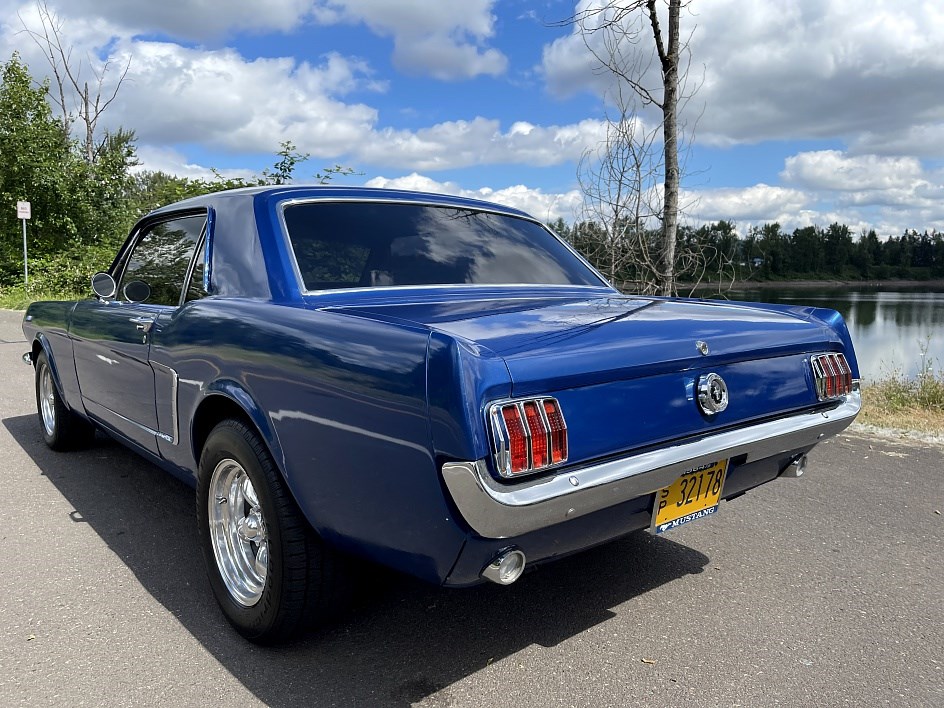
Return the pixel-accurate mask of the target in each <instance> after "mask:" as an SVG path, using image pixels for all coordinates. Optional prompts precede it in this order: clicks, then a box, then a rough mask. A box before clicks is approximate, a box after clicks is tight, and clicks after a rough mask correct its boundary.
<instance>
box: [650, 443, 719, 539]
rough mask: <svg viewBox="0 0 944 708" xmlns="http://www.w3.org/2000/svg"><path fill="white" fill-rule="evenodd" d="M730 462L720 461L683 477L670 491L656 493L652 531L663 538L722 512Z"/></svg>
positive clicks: (686, 473)
mask: <svg viewBox="0 0 944 708" xmlns="http://www.w3.org/2000/svg"><path fill="white" fill-rule="evenodd" d="M727 470H728V461H727V460H719V461H718V462H712V463H710V464H707V465H701V466H700V467H696V468H695V469H693V470H689V471H688V472H684V473H682V476H681V477H679V478H678V479H677V480H675V481H674V482H673V483H672V484H670V485H669V486H668V487H664V488H663V489H660V490H659V491H657V492H656V498H655V503H654V504H653V509H652V528H651V530H652V531H653V532H654V533H657V534H660V533H665V532H666V531H669V530H670V529H675V528H678V527H679V526H682V525H684V524H687V523H689V522H690V521H696V520H698V519H702V518H704V517H706V516H711V515H712V514H714V513H715V512H716V511H717V510H718V502H719V501H720V499H721V490H722V488H723V487H724V475H725V473H726V472H727Z"/></svg>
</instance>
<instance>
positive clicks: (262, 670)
mask: <svg viewBox="0 0 944 708" xmlns="http://www.w3.org/2000/svg"><path fill="white" fill-rule="evenodd" d="M21 317H22V315H21V313H16V312H10V311H2V310H0V474H2V479H3V488H4V495H3V502H2V504H0V568H2V569H3V571H4V572H3V574H2V576H0V577H2V586H0V587H2V592H0V627H2V632H0V704H2V705H3V706H20V705H27V706H60V705H62V706H65V705H68V706H106V705H107V706H125V705H127V706H138V705H141V706H158V705H160V706H165V705H173V706H206V705H218V706H239V707H240V708H248V706H253V705H272V706H365V707H366V706H411V705H415V706H455V707H459V706H463V707H464V706H476V707H478V706H516V707H518V706H521V707H525V706H541V707H544V706H595V707H596V706H599V707H600V708H605V707H607V706H634V705H653V706H656V705H658V706H681V705H698V706H737V705H741V706H768V705H769V706H777V705H783V706H843V705H853V706H873V705H874V706H880V705H896V706H898V705H907V706H942V705H944V550H942V549H944V544H942V541H944V515H942V512H944V449H942V448H940V447H933V446H929V445H922V444H916V443H909V444H900V443H896V442H889V441H884V440H879V439H877V438H875V439H872V438H869V437H865V436H863V435H858V434H848V435H842V436H840V437H839V438H836V439H834V440H832V441H829V442H828V443H824V444H822V445H820V447H819V448H817V450H815V451H814V453H813V454H812V455H811V460H810V461H811V465H810V469H809V471H808V473H807V474H806V475H804V476H803V477H801V478H800V479H796V480H778V481H775V482H773V483H771V484H768V485H765V486H764V487H762V488H760V489H757V490H754V491H753V492H749V493H748V494H747V495H745V496H743V497H741V498H739V499H736V500H734V501H731V502H726V503H722V505H721V507H720V509H719V512H718V513H717V514H716V515H714V516H712V517H710V518H706V519H704V520H700V521H698V522H695V523H692V524H689V525H688V526H686V527H684V528H681V529H678V530H676V531H673V532H670V533H669V534H667V535H666V536H664V537H658V538H655V537H652V536H650V535H649V534H646V533H637V534H633V535H631V536H629V537H627V538H625V539H622V540H619V541H616V542H614V543H610V544H608V545H605V546H602V547H600V548H596V549H593V550H590V551H588V552H585V553H583V554H579V555H576V556H573V557H571V558H568V559H565V560H562V561H559V562H557V563H554V564H549V565H545V566H542V567H539V568H537V569H535V570H534V572H532V573H529V574H526V575H525V576H524V577H523V578H522V579H521V580H520V581H518V582H517V583H515V584H514V585H512V586H510V587H507V588H505V587H498V586H492V585H489V586H482V587H477V588H473V589H466V590H443V589H439V588H435V587H429V586H426V585H423V584H421V583H419V582H416V581H413V580H411V579H409V578H404V577H401V576H398V575H395V574H392V573H386V572H380V571H375V572H370V573H366V574H365V575H364V578H363V581H362V583H361V584H362V587H361V588H360V591H359V592H358V595H357V598H356V599H355V601H354V603H353V607H352V609H351V610H350V611H349V612H348V613H346V614H344V615H343V616H340V617H338V618H337V621H336V622H335V623H334V624H333V625H332V626H331V627H329V628H327V629H324V630H322V631H320V632H318V633H315V634H312V635H310V636H308V637H306V638H305V639H303V640H302V641H299V642H297V643H295V644H292V645H289V646H284V647H279V648H260V647H256V646H253V645H251V644H249V643H247V642H245V641H244V640H242V639H241V638H240V637H239V636H238V635H237V634H235V633H234V632H233V631H232V630H231V629H230V628H229V626H228V625H227V624H226V622H225V621H224V620H223V618H222V615H221V614H220V613H219V612H218V610H217V608H216V605H215V603H214V601H213V598H212V596H211V594H210V588H209V586H208V584H207V582H206V579H205V573H204V568H203V561H202V558H201V556H200V552H199V549H198V546H197V538H196V528H195V516H194V504H193V492H192V491H191V490H190V488H188V487H186V486H185V485H183V484H181V483H179V482H177V481H176V480H174V479H172V478H171V477H170V476H168V475H166V474H165V473H163V472H162V471H160V470H159V469H157V468H156V467H154V466H152V465H150V464H148V463H146V462H144V461H143V460H140V459H139V458H137V457H136V456H135V455H134V454H132V453H131V452H128V451H126V450H125V449H124V448H122V447H121V446H120V445H118V444H116V443H114V442H111V441H109V440H108V439H106V438H105V437H99V438H98V439H97V441H96V443H95V444H94V445H93V446H92V447H91V448H90V449H87V450H83V451H81V452H76V453H66V454H63V453H54V452H51V451H49V450H48V449H46V447H45V446H44V444H43V441H42V437H41V435H40V432H39V427H38V425H39V424H38V421H37V418H36V412H35V410H36V405H35V399H34V391H33V373H32V369H31V368H30V367H27V366H26V365H24V364H23V362H22V361H21V359H20V357H21V355H22V354H23V352H24V351H26V348H27V347H26V344H25V342H24V341H23V336H22V333H21V331H20V329H19V322H20V318H21Z"/></svg>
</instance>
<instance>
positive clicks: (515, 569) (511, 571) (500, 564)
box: [482, 548, 527, 585]
mask: <svg viewBox="0 0 944 708" xmlns="http://www.w3.org/2000/svg"><path fill="white" fill-rule="evenodd" d="M526 563H527V558H525V555H524V552H523V551H521V550H520V549H518V548H506V549H505V550H504V551H502V552H501V553H499V554H498V556H497V557H496V558H495V560H493V561H492V562H491V563H489V564H488V565H487V566H485V568H483V569H482V577H483V578H485V579H486V580H491V581H492V582H493V583H498V584H499V585H511V584H512V583H513V582H515V581H516V580H517V579H518V578H520V577H521V574H522V573H524V566H525V564H526Z"/></svg>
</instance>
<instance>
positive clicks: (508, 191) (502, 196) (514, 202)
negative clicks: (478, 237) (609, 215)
mask: <svg viewBox="0 0 944 708" xmlns="http://www.w3.org/2000/svg"><path fill="white" fill-rule="evenodd" d="M366 186H368V187H382V188H387V189H409V190H413V191H419V192H434V193H442V194H452V195H455V196H459V197H466V198H469V199H484V200H486V201H490V202H496V203H497V204H504V205H505V206H510V207H514V208H516V209H521V210H522V211H524V212H527V213H528V214H531V215H532V216H534V217H537V218H538V219H541V220H542V221H544V222H551V221H556V220H557V219H558V218H562V219H564V221H566V222H572V221H574V218H575V217H574V215H575V214H576V213H577V212H578V210H579V208H580V205H581V203H582V201H583V195H582V194H581V193H580V192H579V191H578V190H576V189H575V190H571V191H569V192H563V193H560V194H548V193H545V192H543V191H542V190H540V189H533V188H530V187H526V186H524V185H520V184H519V185H514V186H512V187H506V188H504V189H492V188H490V187H482V188H480V189H463V188H462V187H460V186H459V185H458V184H456V183H455V182H437V181H436V180H434V179H431V178H430V177H426V176H424V175H420V174H417V173H415V172H414V173H413V174H410V175H406V176H404V177H395V178H387V177H375V178H373V179H371V180H368V181H367V183H366Z"/></svg>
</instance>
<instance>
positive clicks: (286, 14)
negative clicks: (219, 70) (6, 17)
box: [6, 0, 313, 41]
mask: <svg viewBox="0 0 944 708" xmlns="http://www.w3.org/2000/svg"><path fill="white" fill-rule="evenodd" d="M312 2H313V0H265V4H264V9H263V8H262V7H261V6H260V3H259V0H226V2H225V5H224V4H221V3H219V2H212V1H210V0H197V1H196V2H194V1H193V0H159V1H155V0H58V1H57V0H49V1H48V2H47V5H48V7H49V9H50V10H51V11H53V12H54V14H57V15H59V16H60V17H61V18H62V19H63V20H65V21H67V22H68V27H69V34H70V37H72V38H74V35H73V26H74V24H75V23H76V22H81V21H82V20H83V18H87V17H94V18H100V19H101V21H103V22H107V23H108V24H110V25H113V26H115V27H121V28H123V33H125V34H129V35H130V34H140V33H143V32H148V33H153V32H163V33H165V34H167V35H170V36H172V37H177V38H182V39H188V40H197V41H202V40H207V39H212V38H216V37H220V36H223V35H226V34H229V33H231V32H233V31H239V30H249V31H255V32H264V31H279V32H288V31H290V30H292V29H295V28H296V27H298V26H299V25H300V24H301V22H302V21H303V20H304V19H305V17H306V16H307V14H308V12H309V10H310V8H311V5H312ZM6 4H7V5H9V6H14V5H15V6H19V7H20V8H22V10H21V13H23V14H29V13H33V14H35V3H33V2H27V3H22V2H17V3H13V2H10V1H9V0H7V2H6Z"/></svg>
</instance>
